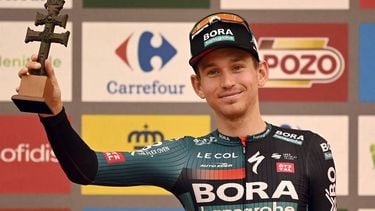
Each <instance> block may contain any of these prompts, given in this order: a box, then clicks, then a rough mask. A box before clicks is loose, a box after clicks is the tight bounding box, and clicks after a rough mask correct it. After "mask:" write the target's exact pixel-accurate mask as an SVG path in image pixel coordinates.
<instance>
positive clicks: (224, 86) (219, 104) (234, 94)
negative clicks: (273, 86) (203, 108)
mask: <svg viewBox="0 0 375 211" xmlns="http://www.w3.org/2000/svg"><path fill="white" fill-rule="evenodd" d="M198 71H199V76H192V78H191V79H192V84H193V87H194V89H195V91H196V93H197V94H198V96H200V97H201V98H205V99H206V100H207V102H208V104H209V105H210V106H211V107H212V108H213V110H214V111H215V113H216V114H217V115H219V116H223V117H226V118H238V117H241V116H243V115H246V114H249V112H251V109H252V108H254V106H258V87H259V86H263V85H264V83H265V81H266V80H267V77H268V69H266V68H265V65H264V63H262V62H261V63H259V64H257V63H256V62H254V59H253V57H252V56H251V55H250V54H249V53H248V52H246V51H243V50H240V49H238V48H220V49H216V50H214V51H212V52H210V53H209V54H207V55H206V56H205V57H204V58H202V60H201V61H200V62H199V64H198Z"/></svg>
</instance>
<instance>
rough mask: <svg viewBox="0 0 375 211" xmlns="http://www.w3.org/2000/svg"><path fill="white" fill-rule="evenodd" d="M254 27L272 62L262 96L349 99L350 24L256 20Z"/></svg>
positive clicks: (288, 98) (279, 98)
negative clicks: (348, 50) (348, 59)
mask: <svg viewBox="0 0 375 211" xmlns="http://www.w3.org/2000/svg"><path fill="white" fill-rule="evenodd" d="M252 28H253V30H254V32H255V34H256V36H257V37H258V43H259V50H260V53H261V55H262V56H263V58H264V60H265V61H267V63H268V64H269V80H268V82H267V84H266V88H265V89H262V91H261V92H262V93H261V100H269V101H346V100H347V96H348V93H347V92H348V85H347V81H348V76H347V75H348V73H347V72H348V69H347V67H348V62H347V45H348V44H347V42H348V29H347V25H345V24H255V25H253V27H252Z"/></svg>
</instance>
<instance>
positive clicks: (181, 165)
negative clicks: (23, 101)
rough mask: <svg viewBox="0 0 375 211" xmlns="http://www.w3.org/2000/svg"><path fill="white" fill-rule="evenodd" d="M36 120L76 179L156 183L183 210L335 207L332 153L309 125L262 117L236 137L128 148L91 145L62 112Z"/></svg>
mask: <svg viewBox="0 0 375 211" xmlns="http://www.w3.org/2000/svg"><path fill="white" fill-rule="evenodd" d="M41 121H42V123H43V125H44V126H45V129H46V132H47V135H48V137H49V140H50V142H51V146H52V148H53V149H54V152H55V154H56V156H57V158H58V159H59V161H60V164H61V166H62V167H63V169H64V171H65V173H66V174H67V176H68V177H69V178H70V179H71V180H72V181H73V182H76V183H80V184H94V185H106V186H133V185H155V186H159V187H162V188H164V189H166V190H168V191H170V192H171V193H173V194H174V195H175V196H176V197H177V198H178V199H179V200H180V202H181V203H182V205H183V207H184V208H185V209H186V210H189V211H190V210H191V211H193V210H199V211H245V210H246V211H296V210H298V211H305V210H309V211H334V210H336V194H335V189H336V188H335V187H336V173H335V166H334V161H333V159H332V153H331V150H330V147H329V145H328V144H327V142H326V141H325V140H324V139H323V138H322V137H320V136H319V135H317V134H315V133H312V132H310V131H302V130H293V129H285V128H280V127H277V126H274V125H271V124H267V128H266V130H265V131H264V132H262V133H261V134H257V135H253V136H247V137H242V138H239V137H229V136H226V135H224V134H221V133H220V132H219V131H217V130H215V131H213V132H211V133H210V134H208V135H206V136H203V137H198V138H195V137H190V136H186V137H183V138H180V139H174V140H169V141H163V142H160V143H157V144H154V145H152V146H148V147H145V148H143V149H141V150H137V151H134V152H94V151H92V150H91V149H90V148H89V147H88V146H87V145H86V144H85V143H84V142H83V140H82V139H81V138H80V137H79V136H78V135H77V134H76V133H75V132H74V130H73V128H72V127H71V126H70V124H69V121H68V120H67V118H66V115H65V112H64V111H63V112H61V113H60V114H58V115H57V116H55V117H49V118H42V119H41Z"/></svg>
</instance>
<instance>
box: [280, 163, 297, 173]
mask: <svg viewBox="0 0 375 211" xmlns="http://www.w3.org/2000/svg"><path fill="white" fill-rule="evenodd" d="M276 172H278V173H290V174H294V172H295V171H294V163H285V162H276Z"/></svg>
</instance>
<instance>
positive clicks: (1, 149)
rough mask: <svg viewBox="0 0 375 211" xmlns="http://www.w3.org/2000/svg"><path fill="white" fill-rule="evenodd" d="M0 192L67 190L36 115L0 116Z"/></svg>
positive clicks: (68, 187)
mask: <svg viewBox="0 0 375 211" xmlns="http://www.w3.org/2000/svg"><path fill="white" fill-rule="evenodd" d="M0 128H1V133H0V140H2V141H1V143H0V169H2V172H4V173H3V174H1V175H0V187H1V188H0V193H3V194H4V193H22V194H33V193H62V194H63V193H68V192H70V182H69V181H68V179H67V178H66V176H65V174H64V173H63V171H62V170H61V168H60V165H59V164H58V161H57V159H56V157H55V154H54V153H53V151H52V149H51V146H50V145H49V143H48V140H47V137H46V135H45V133H44V131H43V129H42V126H41V123H40V122H39V119H38V117H36V116H32V117H31V116H0Z"/></svg>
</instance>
